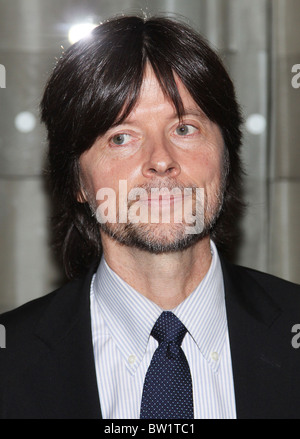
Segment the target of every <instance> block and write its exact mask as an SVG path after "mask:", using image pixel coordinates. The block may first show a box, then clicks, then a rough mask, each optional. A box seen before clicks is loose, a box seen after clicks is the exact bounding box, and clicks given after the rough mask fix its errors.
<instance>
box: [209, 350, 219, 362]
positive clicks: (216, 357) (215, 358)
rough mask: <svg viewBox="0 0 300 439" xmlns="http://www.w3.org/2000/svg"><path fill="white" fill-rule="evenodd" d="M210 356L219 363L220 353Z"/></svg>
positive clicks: (213, 353)
mask: <svg viewBox="0 0 300 439" xmlns="http://www.w3.org/2000/svg"><path fill="white" fill-rule="evenodd" d="M210 356H211V359H212V360H214V361H218V359H219V354H218V352H212V353H211V354H210Z"/></svg>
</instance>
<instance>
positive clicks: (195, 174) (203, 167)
mask: <svg viewBox="0 0 300 439" xmlns="http://www.w3.org/2000/svg"><path fill="white" fill-rule="evenodd" d="M222 163H223V159H222V155H221V154H215V153H214V154H212V153H207V154H202V155H200V154H197V155H195V156H194V157H192V159H191V161H190V163H189V165H188V166H187V167H186V169H187V175H188V176H189V177H190V178H192V179H193V180H195V181H196V183H197V185H198V186H202V187H206V186H209V185H210V184H219V182H220V181H221V176H222V166H223V165H222Z"/></svg>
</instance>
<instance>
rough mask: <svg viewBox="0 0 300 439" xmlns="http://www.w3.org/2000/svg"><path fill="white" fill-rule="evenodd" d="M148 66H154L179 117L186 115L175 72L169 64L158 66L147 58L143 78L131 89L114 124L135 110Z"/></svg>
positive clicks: (160, 82) (159, 81)
mask: <svg viewBox="0 0 300 439" xmlns="http://www.w3.org/2000/svg"><path fill="white" fill-rule="evenodd" d="M152 61H153V60H152ZM147 66H150V68H152V70H153V72H154V74H155V77H156V79H157V81H158V83H159V85H160V88H161V90H162V92H163V94H164V95H165V97H166V98H167V99H168V100H169V101H170V102H172V104H173V106H174V109H175V111H176V114H177V117H178V119H179V120H181V119H182V116H183V115H184V106H183V103H182V99H181V96H180V94H179V91H178V88H177V84H176V81H175V77H174V72H173V71H172V70H171V69H170V67H169V66H168V64H160V65H159V67H158V66H157V64H156V63H155V62H153V63H152V62H151V60H150V59H149V58H146V62H145V63H144V66H143V74H142V80H141V81H139V83H138V84H137V85H136V87H134V88H133V89H131V90H129V92H128V94H127V98H126V100H125V102H124V105H123V108H122V110H121V112H120V113H119V114H118V116H117V118H116V120H115V121H114V122H113V123H112V126H114V125H119V124H121V123H123V122H124V120H125V119H127V117H128V116H129V115H130V113H131V112H132V111H133V109H134V107H135V105H136V104H137V102H138V99H139V95H140V91H141V88H142V83H143V80H144V78H145V73H146V68H147Z"/></svg>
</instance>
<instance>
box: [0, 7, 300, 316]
mask: <svg viewBox="0 0 300 439" xmlns="http://www.w3.org/2000/svg"><path fill="white" fill-rule="evenodd" d="M141 11H144V12H145V13H146V14H147V15H149V14H156V13H164V14H167V15H171V16H174V14H179V15H182V16H184V17H185V18H186V19H187V21H188V23H189V24H190V25H192V26H193V27H194V28H196V29H197V30H198V31H200V32H201V33H202V34H203V35H204V36H205V37H206V38H207V39H208V40H209V42H210V43H211V45H212V47H213V48H215V49H216V50H217V51H218V52H219V54H220V55H221V57H222V59H223V60H224V63H225V65H226V66H227V67H228V69H229V72H230V74H231V76H232V78H233V80H234V82H235V85H236V91H237V96H238V99H239V101H240V103H241V106H242V109H243V112H244V117H245V125H244V148H243V161H244V164H245V169H246V173H247V176H246V179H245V200H246V201H247V203H248V209H247V213H246V215H245V216H244V218H243V220H242V222H241V241H240V242H239V247H238V252H237V256H236V260H235V262H237V263H239V264H242V265H246V266H249V267H252V268H255V269H258V270H262V271H266V272H269V273H272V274H275V275H277V276H280V277H283V278H285V279H287V280H290V281H294V282H298V283H299V282H300V266H299V260H300V236H299V218H300V202H299V197H300V152H299V151H300V148H299V146H300V123H299V113H300V88H297V85H298V83H297V81H296V78H294V82H293V81H292V78H293V77H295V73H293V72H292V69H293V66H295V65H297V64H300V26H299V23H300V1H299V0H184V1H183V0H149V1H147V0H145V1H142V0H85V1H82V0H80V1H78V0H51V1H49V0H0V65H1V66H2V67H1V69H0V75H1V78H0V311H5V310H8V309H10V308H13V307H15V306H18V305H20V304H23V303H24V302H26V301H28V300H31V299H34V298H36V297H38V296H41V295H43V294H46V293H47V292H50V291H51V290H53V289H54V288H56V287H57V286H58V285H59V284H60V283H61V282H62V280H63V274H62V271H61V268H60V267H59V265H58V263H57V261H56V258H55V256H54V255H53V252H52V250H51V246H50V240H51V233H50V200H49V197H48V194H47V190H46V188H45V183H44V178H43V169H44V164H45V151H46V134H45V131H44V129H43V127H42V126H41V125H40V123H39V102H40V99H41V96H42V92H43V87H44V85H45V82H46V81H47V78H48V76H49V75H50V73H51V71H52V68H53V67H54V65H55V61H56V59H57V58H59V57H60V54H61V52H62V50H63V49H62V47H63V48H65V49H66V48H67V47H69V45H70V44H71V43H72V42H74V41H75V40H76V39H77V38H79V37H80V35H81V34H80V32H81V31H82V26H81V27H80V26H79V27H78V26H77V27H76V25H82V24H84V25H85V26H84V28H85V27H86V25H87V24H88V26H93V25H95V24H98V23H99V22H101V21H104V20H105V19H107V18H109V17H110V16H112V15H115V14H120V13H125V14H130V13H139V14H140V13H141ZM78 32H79V33H78ZM3 66H4V67H3ZM299 70H300V66H299ZM298 82H299V86H300V79H299V80H298Z"/></svg>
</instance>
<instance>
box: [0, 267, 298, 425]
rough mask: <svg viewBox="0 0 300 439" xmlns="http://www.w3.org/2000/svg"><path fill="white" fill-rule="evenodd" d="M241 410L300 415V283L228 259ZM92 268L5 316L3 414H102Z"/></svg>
mask: <svg viewBox="0 0 300 439" xmlns="http://www.w3.org/2000/svg"><path fill="white" fill-rule="evenodd" d="M222 268H223V274H224V283H225V294H226V307H227V316H228V325H229V336H230V346H231V355H232V363H233V376H234V387H235V396H236V408H237V417H238V418H252V419H257V418H265V419H268V418H271V419H274V418H300V349H295V348H293V346H292V343H291V340H292V337H293V336H294V335H295V334H293V333H292V332H291V330H292V327H293V326H294V325H295V324H299V323H300V287H299V286H298V285H294V284H292V283H289V282H286V281H283V280H281V279H278V278H276V277H273V276H270V275H266V274H263V273H260V272H257V271H254V270H251V269H246V268H241V267H237V266H234V265H231V264H229V263H227V262H225V261H223V260H222ZM92 274H93V272H92V271H91V272H90V273H89V274H88V275H87V276H86V277H85V278H84V279H81V280H76V281H72V282H71V283H68V284H67V285H65V286H64V287H62V288H61V289H59V290H57V291H55V292H53V293H51V294H49V295H47V296H44V297H42V298H39V299H37V300H34V301H32V302H30V303H28V304H25V305H23V306H22V307H20V308H18V309H16V310H13V311H10V312H8V313H5V314H3V315H2V316H0V323H1V324H3V325H4V326H5V327H6V348H5V349H0V418H4V419H9V418H13V419H18V418H60V419H61V418H73V419H75V418H90V419H91V418H100V417H101V409H100V404H99V396H98V390H97V382H96V374H95V366H94V358H93V346H92V336H91V324H90V303H89V291H90V283H91V277H92Z"/></svg>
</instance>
